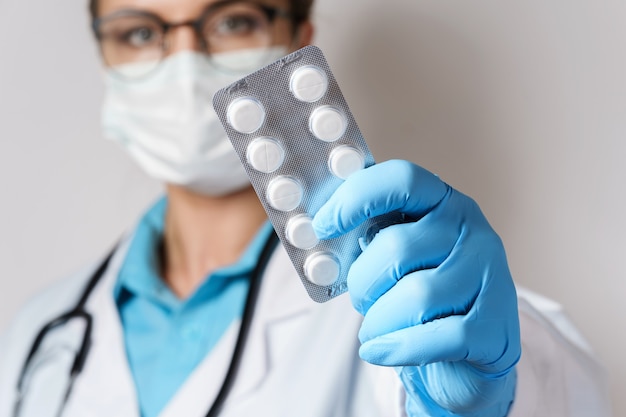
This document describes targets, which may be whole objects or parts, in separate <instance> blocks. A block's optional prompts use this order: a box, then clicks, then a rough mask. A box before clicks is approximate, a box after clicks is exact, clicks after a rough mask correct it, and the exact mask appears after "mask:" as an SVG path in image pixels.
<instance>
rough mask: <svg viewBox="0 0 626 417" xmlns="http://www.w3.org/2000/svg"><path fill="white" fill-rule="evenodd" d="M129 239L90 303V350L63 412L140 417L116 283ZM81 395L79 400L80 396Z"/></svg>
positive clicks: (90, 416) (91, 416)
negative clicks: (91, 323) (126, 349)
mask: <svg viewBox="0 0 626 417" xmlns="http://www.w3.org/2000/svg"><path fill="white" fill-rule="evenodd" d="M127 245H128V242H125V243H124V244H122V245H121V246H120V248H119V249H118V250H117V252H116V254H115V255H114V257H113V259H112V260H111V263H110V265H109V268H108V269H107V271H106V272H105V274H104V275H103V277H102V279H101V281H100V282H99V283H98V285H97V286H96V287H95V289H94V291H93V293H92V295H91V297H90V298H89V300H88V303H87V310H88V311H89V312H90V313H91V314H92V315H93V320H94V323H93V336H92V344H91V350H90V352H89V356H88V359H87V362H86V364H85V368H84V370H83V372H82V373H81V375H80V376H79V378H78V379H77V381H76V384H75V387H74V390H73V392H72V394H71V396H70V400H69V402H68V406H67V410H66V411H67V414H64V416H66V415H67V416H76V417H110V416H124V417H139V407H138V402H137V397H136V392H135V386H134V382H133V378H132V374H131V372H130V369H129V366H128V361H127V357H126V352H125V347H124V337H123V331H122V325H121V322H120V318H119V314H118V311H117V307H116V305H115V300H114V299H113V296H112V294H113V285H114V283H115V281H116V279H117V275H118V271H119V268H120V265H121V262H122V260H123V259H124V256H125V254H126V250H127ZM78 399H80V400H78Z"/></svg>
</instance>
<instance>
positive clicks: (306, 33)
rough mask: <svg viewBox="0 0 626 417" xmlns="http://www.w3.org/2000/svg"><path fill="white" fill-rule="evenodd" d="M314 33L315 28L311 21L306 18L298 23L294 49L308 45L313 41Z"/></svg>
mask: <svg viewBox="0 0 626 417" xmlns="http://www.w3.org/2000/svg"><path fill="white" fill-rule="evenodd" d="M314 33H315V28H314V27H313V23H311V22H310V21H308V20H307V21H305V22H302V23H300V26H299V27H298V30H297V31H296V36H295V38H294V42H293V45H294V46H295V47H296V49H300V48H303V47H305V46H307V45H310V44H311V43H312V42H313V35H314Z"/></svg>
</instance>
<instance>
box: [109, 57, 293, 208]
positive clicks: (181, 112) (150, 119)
mask: <svg viewBox="0 0 626 417" xmlns="http://www.w3.org/2000/svg"><path fill="white" fill-rule="evenodd" d="M286 54H287V49H286V48H284V47H274V48H272V49H271V50H270V51H269V53H268V50H267V48H263V49H258V50H255V49H251V50H244V51H238V52H228V53H222V54H220V56H219V57H218V58H219V59H220V60H228V61H230V62H232V63H235V64H236V63H237V62H241V63H242V67H243V66H244V65H245V63H247V62H258V61H259V56H263V62H261V63H260V64H261V65H260V66H262V65H266V64H270V63H272V62H274V61H275V60H277V59H279V58H281V57H282V56H284V55H286ZM131 65H141V64H131ZM160 65H161V66H160V67H159V68H158V69H157V70H156V72H155V73H154V74H151V75H150V76H149V77H147V78H145V79H141V80H132V81H131V80H129V81H127V80H122V79H120V78H119V77H116V76H115V74H112V73H111V72H110V71H108V72H107V73H106V74H105V80H106V90H105V99H104V105H103V110H102V127H103V131H104V136H105V137H106V138H108V139H111V140H114V141H116V142H118V143H120V144H121V145H122V146H123V147H124V148H125V149H126V150H127V151H128V153H129V154H130V155H131V156H132V157H133V159H135V161H137V163H139V165H140V166H141V167H142V168H143V169H144V170H145V171H146V172H147V173H148V175H150V176H152V177H154V178H156V179H158V180H161V181H164V182H166V183H171V184H178V185H182V186H185V187H187V188H189V189H191V190H193V191H195V192H198V193H201V194H205V195H212V196H219V195H225V194H229V193H232V192H235V191H237V190H240V189H242V188H244V187H246V186H247V185H249V180H248V177H247V175H246V172H245V170H244V168H243V166H242V165H241V162H240V160H239V158H238V157H237V154H236V153H235V150H234V149H233V147H232V145H231V143H230V141H229V140H228V137H227V136H226V132H225V131H224V128H223V127H222V125H221V123H220V121H219V119H218V118H217V115H216V114H215V111H214V110H213V103H212V100H213V95H214V94H215V93H216V92H217V90H219V89H220V88H222V87H224V86H226V85H228V84H231V83H233V82H235V81H237V80H238V79H239V78H241V77H242V76H244V75H246V74H243V73H242V74H234V75H233V74H225V73H223V72H220V71H219V70H217V69H215V68H214V67H213V66H212V65H211V64H210V63H209V62H208V60H207V59H206V57H205V56H203V55H202V54H200V53H198V52H192V51H185V52H179V53H177V54H175V55H173V56H171V57H169V58H167V59H166V60H164V61H163V62H162V63H161V64H160ZM128 69H129V68H125V72H126V73H128ZM131 69H132V68H131Z"/></svg>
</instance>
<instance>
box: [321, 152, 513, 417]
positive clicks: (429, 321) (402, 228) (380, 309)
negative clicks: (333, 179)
mask: <svg viewBox="0 0 626 417" xmlns="http://www.w3.org/2000/svg"><path fill="white" fill-rule="evenodd" d="M395 211H399V212H402V213H405V214H407V215H409V216H411V217H413V218H416V219H419V220H416V221H414V222H410V223H404V224H396V225H393V226H389V227H387V228H385V229H383V230H381V231H380V232H379V233H378V234H377V235H376V237H375V238H374V239H373V240H372V241H371V243H370V244H369V245H368V246H367V247H366V248H365V250H364V251H363V253H362V254H361V255H360V256H359V258H358V259H357V260H356V261H355V262H354V264H353V265H352V267H351V269H350V271H349V274H348V290H349V293H350V297H351V300H352V303H353V305H354V307H355V308H356V309H357V310H358V311H359V312H360V313H361V314H363V315H364V316H365V317H364V320H363V324H362V327H361V330H360V333H359V339H360V340H361V343H362V345H361V348H360V351H359V353H360V356H361V358H363V359H364V360H366V361H368V362H371V363H373V364H377V365H383V366H396V367H399V368H397V369H398V372H399V375H400V378H401V379H402V381H403V383H404V386H405V389H406V391H407V404H406V408H407V412H408V413H409V415H410V416H456V415H459V416H481V417H503V416H505V415H507V413H508V410H509V408H510V406H511V404H512V402H513V398H514V393H515V383H516V373H515V364H516V363H517V361H518V360H519V357H520V352H521V348H520V336H519V319H518V312H517V296H516V293H515V287H514V284H513V280H512V278H511V275H510V272H509V269H508V266H507V261H506V255H505V252H504V248H503V246H502V242H501V240H500V238H499V237H498V235H496V233H495V232H494V231H493V230H492V228H491V227H490V225H489V223H488V222H487V220H486V219H485V217H484V216H483V214H482V213H481V211H480V209H479V207H478V206H477V205H476V203H475V202H474V201H473V200H472V199H470V198H469V197H467V196H465V195H463V194H461V193H459V192H458V191H456V190H454V189H453V188H451V187H449V186H448V185H446V184H445V183H443V182H442V181H441V180H440V179H439V178H438V177H437V176H435V175H433V174H431V173H430V172H428V171H426V170H424V169H423V168H420V167H418V166H417V165H414V164H412V163H410V162H406V161H388V162H384V163H381V164H378V165H374V166H372V167H370V168H368V169H365V170H362V171H360V172H357V173H355V174H353V175H352V176H351V177H349V178H348V179H347V180H346V181H345V183H343V184H342V185H341V187H339V188H338V189H337V191H336V192H335V193H334V194H333V196H332V197H331V198H330V200H329V201H328V202H327V203H326V204H325V205H324V206H323V207H322V208H321V209H320V210H319V211H318V213H317V214H316V216H315V217H314V220H313V227H314V228H315V232H316V234H317V235H318V236H319V237H320V238H323V239H328V238H332V237H336V236H339V235H341V234H343V233H346V232H348V231H349V230H352V229H353V228H354V227H356V226H357V225H359V224H361V223H362V222H363V221H364V220H365V219H367V218H371V217H375V216H378V215H381V214H384V213H390V212H395Z"/></svg>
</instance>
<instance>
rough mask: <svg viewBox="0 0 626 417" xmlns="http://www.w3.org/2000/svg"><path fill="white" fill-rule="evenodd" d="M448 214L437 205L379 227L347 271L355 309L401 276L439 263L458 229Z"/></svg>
mask: <svg viewBox="0 0 626 417" xmlns="http://www.w3.org/2000/svg"><path fill="white" fill-rule="evenodd" d="M452 215H454V213H446V212H445V211H442V210H439V208H437V209H435V210H433V211H432V212H430V213H428V214H427V215H426V216H424V217H422V218H421V219H420V220H418V221H416V222H413V223H405V224H399V225H394V226H390V227H387V228H386V229H383V230H381V231H380V232H379V233H378V235H376V237H375V238H374V240H373V241H372V242H371V243H370V244H369V245H368V246H367V247H366V248H365V250H364V251H363V253H362V254H361V255H360V256H359V257H358V258H357V259H356V260H355V261H354V263H353V264H352V266H351V267H350V271H349V273H348V290H349V292H350V298H351V300H352V304H353V305H354V307H355V309H356V310H357V311H359V312H360V313H361V314H365V313H366V312H367V310H368V309H369V308H370V307H371V305H372V304H373V303H374V302H376V300H378V298H379V297H380V296H381V295H383V294H384V293H386V292H387V291H388V290H389V289H390V288H392V287H393V286H394V285H396V283H397V282H398V281H399V280H400V279H401V278H402V277H403V276H405V275H407V274H409V273H411V272H414V271H418V270H423V269H429V268H435V267H437V266H439V265H440V264H441V263H442V262H443V261H444V260H445V259H446V258H447V257H448V256H449V255H450V253H451V252H452V250H453V248H454V246H455V243H456V242H457V240H458V238H459V235H460V233H461V230H460V225H458V224H457V223H458V221H456V220H455V219H453V218H450V216H452Z"/></svg>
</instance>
